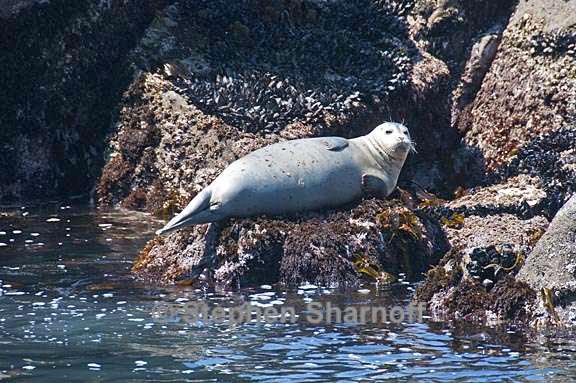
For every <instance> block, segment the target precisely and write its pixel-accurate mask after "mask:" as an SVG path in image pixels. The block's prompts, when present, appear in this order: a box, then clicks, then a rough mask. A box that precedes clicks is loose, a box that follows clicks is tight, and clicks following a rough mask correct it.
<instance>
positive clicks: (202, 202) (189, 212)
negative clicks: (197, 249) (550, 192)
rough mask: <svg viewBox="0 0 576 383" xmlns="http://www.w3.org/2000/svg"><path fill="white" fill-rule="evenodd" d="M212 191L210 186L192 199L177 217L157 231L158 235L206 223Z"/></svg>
mask: <svg viewBox="0 0 576 383" xmlns="http://www.w3.org/2000/svg"><path fill="white" fill-rule="evenodd" d="M211 197H212V192H211V191H210V188H206V189H204V190H202V191H201V192H200V193H198V194H197V195H196V197H194V198H193V199H192V201H190V203H189V204H188V206H186V208H184V210H182V211H181V212H180V213H179V214H178V215H177V216H176V217H174V218H172V219H171V220H170V222H168V223H167V224H166V226H164V227H163V228H162V229H160V230H158V231H157V232H156V235H161V234H165V233H168V232H171V231H173V230H176V229H179V228H181V227H183V226H190V225H195V224H199V223H206V222H207V221H206V218H207V217H206V214H205V213H206V212H207V210H208V209H209V208H210V198H211Z"/></svg>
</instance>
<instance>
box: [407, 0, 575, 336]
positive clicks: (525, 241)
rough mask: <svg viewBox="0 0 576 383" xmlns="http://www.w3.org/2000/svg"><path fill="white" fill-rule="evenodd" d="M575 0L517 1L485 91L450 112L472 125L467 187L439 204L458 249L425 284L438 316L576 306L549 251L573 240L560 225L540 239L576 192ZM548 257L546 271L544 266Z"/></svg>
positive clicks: (462, 152)
mask: <svg viewBox="0 0 576 383" xmlns="http://www.w3.org/2000/svg"><path fill="white" fill-rule="evenodd" d="M574 7H576V3H575V2H573V1H568V2H552V1H547V0H543V1H536V2H528V1H520V2H519V3H518V5H517V7H516V9H515V12H514V14H513V16H512V17H511V19H510V22H509V23H508V26H507V27H506V29H505V30H504V33H503V34H502V37H501V42H500V44H499V46H498V49H497V51H496V54H495V58H494V60H493V62H492V63H491V65H490V66H489V69H488V71H487V72H486V74H485V75H484V78H483V80H482V82H481V86H480V87H479V90H478V92H477V93H475V94H473V97H468V102H467V103H463V104H462V108H461V109H460V110H458V111H457V114H456V115H454V114H453V117H454V118H453V119H452V122H453V124H454V127H455V128H456V129H458V130H459V131H460V132H461V134H462V135H463V142H462V146H461V148H460V149H459V150H458V151H456V152H455V153H454V162H453V165H454V169H455V173H456V177H457V179H460V181H457V182H459V183H460V184H461V185H463V186H464V187H463V188H461V189H459V190H458V192H457V193H456V194H457V197H458V198H456V199H455V200H454V201H451V202H449V203H448V204H446V206H444V207H442V208H441V209H440V211H442V212H443V214H444V215H445V216H448V217H451V218H450V219H446V220H445V221H444V224H445V226H448V227H447V229H446V230H447V233H448V238H449V240H450V242H451V244H452V245H453V248H452V250H451V251H450V252H449V253H448V254H447V255H446V256H445V257H444V258H443V260H442V261H441V262H440V266H438V267H437V268H434V269H432V270H431V271H430V272H429V273H428V276H427V278H426V280H425V282H424V283H423V285H422V286H421V287H420V289H419V291H418V294H417V299H420V300H424V301H427V302H429V303H430V308H431V311H432V313H433V314H434V315H436V316H438V317H440V318H451V319H466V320H476V321H479V322H482V323H485V322H486V321H487V320H488V321H490V320H493V321H508V323H510V322H513V323H517V324H523V325H528V324H530V325H534V324H536V323H538V324H543V323H544V322H546V323H548V324H549V323H553V322H559V321H562V320H560V319H559V316H562V317H563V322H564V323H569V321H568V320H566V318H568V317H570V316H571V315H573V314H571V311H570V309H569V308H567V307H568V306H569V305H567V304H566V301H562V300H561V299H559V296H560V295H561V294H562V293H560V291H564V290H565V291H570V282H568V280H569V279H570V278H568V279H566V278H563V276H564V277H566V276H567V275H568V274H567V273H568V272H567V271H566V266H567V263H566V262H568V261H567V258H569V257H568V256H567V255H566V253H564V255H558V257H557V255H556V254H553V253H546V250H550V245H549V243H550V239H549V238H558V239H557V241H562V240H564V241H566V240H568V241H569V239H568V237H567V236H566V235H565V233H564V232H563V233H564V234H558V229H556V228H555V227H557V225H559V224H556V223H555V224H553V225H550V228H549V229H548V230H549V231H548V232H547V233H546V234H545V235H544V237H543V238H542V239H541V240H540V242H538V243H537V241H538V239H539V238H540V237H541V236H542V235H543V234H544V232H545V230H546V229H547V226H548V222H549V221H550V220H552V218H554V217H555V216H556V214H557V212H558V210H559V209H560V208H561V207H562V206H563V205H564V204H565V203H566V201H567V200H568V198H570V196H572V195H574V193H575V192H576V172H575V170H576V157H575V152H574V145H575V142H576V127H575V126H574V121H575V117H576V114H575V110H574V108H573V106H574V105H575V103H574V97H575V95H576V82H575V81H574V76H573V75H572V73H573V72H574V68H575V64H576V56H575V55H574V52H575V50H574V48H575V47H576V45H574V40H575V38H576V37H575V36H576V33H575V31H576V29H575V28H576V18H575V17H574V15H575V13H574ZM487 39H489V38H487ZM489 42H490V40H486V44H487V45H486V46H488V45H489ZM488 53H489V55H492V54H493V53H492V50H491V49H489V52H488ZM480 56H481V55H480ZM480 56H479V57H480ZM469 64H470V62H469ZM466 72H468V67H467V68H466V71H465V73H466ZM454 94H455V95H457V94H458V89H457V91H456V92H455V93H454ZM470 100H471V101H470ZM570 206H571V204H570V203H569V204H568V205H567V206H566V207H565V209H570ZM442 209H444V210H442ZM565 216H566V213H565V212H562V213H558V216H557V218H555V221H554V222H564V220H565V218H562V217H565ZM466 226H468V228H466ZM564 230H566V229H564ZM472 232H474V234H472ZM556 236H558V237H556ZM536 243H537V244H536ZM535 244H536V247H534V245H535ZM532 249H534V250H532ZM544 253H546V255H544ZM525 259H528V261H526V264H524V261H525ZM551 259H554V262H551V261H550V260H551ZM545 262H548V263H549V264H550V265H549V266H550V267H549V268H546V271H547V273H548V275H549V277H546V276H545V275H542V274H539V272H542V271H543V269H542V268H543V267H544V266H543V263H545ZM544 274H546V273H544ZM552 274H555V275H554V277H552V276H551V275H552ZM529 276H530V277H529ZM536 281H538V283H536ZM554 281H555V282H558V283H554ZM549 284H550V286H548V285H549ZM560 285H563V288H561V287H560ZM555 293H556V294H557V295H556V296H555V295H554V294H555ZM569 295H570V294H568V296H569ZM568 301H569V299H568ZM507 302H508V303H507ZM561 302H562V303H561ZM555 305H560V306H559V308H558V312H555V311H554V307H555ZM558 313H560V314H558ZM550 318H552V320H549V319H550Z"/></svg>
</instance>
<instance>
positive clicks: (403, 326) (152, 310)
mask: <svg viewBox="0 0 576 383" xmlns="http://www.w3.org/2000/svg"><path fill="white" fill-rule="evenodd" d="M159 226H160V223H159V222H155V221H154V220H153V219H151V218H150V217H148V216H146V215H143V214H137V213H134V212H122V211H94V210H90V209H87V208H76V207H69V206H49V207H43V208H9V209H8V208H6V209H4V210H2V216H0V380H4V379H10V378H15V380H19V379H22V380H25V381H38V382H61V381H63V379H64V380H74V381H86V380H95V381H98V380H105V381H110V380H116V381H122V382H124V381H142V380H148V381H226V382H235V381H238V382H240V381H261V382H268V381H269V382H282V381H285V382H295V381H305V382H320V381H342V382H348V381H370V380H389V381H414V380H419V381H459V382H462V381H466V382H487V381H494V382H496V381H498V382H499V381H545V380H546V381H549V380H557V381H567V380H569V377H570V376H571V375H574V374H576V369H574V367H572V366H573V364H574V350H575V348H576V342H573V341H571V340H566V339H556V340H554V341H551V340H548V341H547V343H546V344H544V342H541V343H540V344H535V342H533V343H530V344H525V343H522V341H521V337H520V336H519V335H518V334H515V333H513V332H511V331H509V332H506V331H500V332H496V331H493V330H490V329H483V330H482V329H468V330H466V331H459V332H458V333H454V332H453V331H451V330H450V329H449V328H448V326H446V325H445V324H442V323H429V322H426V320H425V321H424V322H423V323H421V322H414V323H410V322H409V321H404V322H402V323H395V322H393V321H388V322H385V321H380V322H378V323H368V324H365V325H358V324H353V323H339V324H335V323H332V324H327V323H325V322H323V323H320V324H313V323H310V322H309V321H306V320H303V318H304V315H305V313H306V309H307V307H308V306H307V305H308V304H309V303H310V302H320V303H322V304H327V303H330V304H333V305H334V306H335V307H361V306H387V307H390V306H392V305H406V304H408V302H409V299H410V296H411V293H412V291H413V286H411V285H409V284H405V283H402V282H400V283H399V284H398V285H396V286H393V287H392V288H390V289H389V290H382V291H374V290H370V289H361V290H359V291H347V292H345V291H336V290H329V289H324V288H319V287H316V286H311V285H307V286H302V287H301V288H300V289H298V290H295V291H290V292H286V291H283V290H281V289H280V288H276V287H272V286H262V287H260V288H257V289H244V290H242V291H240V292H237V293H229V294H224V293H219V294H217V293H214V292H210V291H201V290H193V289H191V288H186V287H173V288H162V289H158V288H153V287H149V286H145V285H142V284H140V283H137V282H135V281H133V280H132V279H131V278H130V275H129V268H130V265H131V261H132V259H133V257H134V256H135V255H136V254H137V253H138V251H139V249H140V248H141V247H142V246H143V244H144V243H145V241H146V240H147V239H149V238H150V237H151V236H152V235H153V234H152V233H153V231H154V229H156V228H158V227H159ZM191 302H192V303H197V302H203V303H205V304H206V305H207V307H209V308H211V309H212V308H215V307H220V308H222V307H228V309H230V308H233V307H237V306H238V305H240V304H246V303H249V304H250V305H251V307H261V308H262V309H265V308H270V307H278V308H280V307H293V308H295V310H297V312H298V315H299V320H297V321H296V322H295V323H291V322H287V323H266V322H264V321H257V320H253V321H248V322H247V323H241V324H238V325H236V326H232V325H231V324H230V323H229V322H224V323H218V322H216V321H209V322H208V321H202V320H201V319H199V320H186V317H185V316H183V315H181V314H185V310H183V308H189V307H190V304H191ZM166 313H168V314H166ZM195 318H196V317H195ZM196 319H197V318H196Z"/></svg>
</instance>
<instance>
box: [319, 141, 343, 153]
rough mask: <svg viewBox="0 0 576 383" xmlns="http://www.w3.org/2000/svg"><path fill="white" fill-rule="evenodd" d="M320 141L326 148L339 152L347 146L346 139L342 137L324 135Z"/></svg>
mask: <svg viewBox="0 0 576 383" xmlns="http://www.w3.org/2000/svg"><path fill="white" fill-rule="evenodd" d="M322 142H323V143H324V145H326V149H328V150H330V151H333V152H339V151H341V150H344V149H346V148H347V147H348V140H347V139H345V138H342V137H325V138H322Z"/></svg>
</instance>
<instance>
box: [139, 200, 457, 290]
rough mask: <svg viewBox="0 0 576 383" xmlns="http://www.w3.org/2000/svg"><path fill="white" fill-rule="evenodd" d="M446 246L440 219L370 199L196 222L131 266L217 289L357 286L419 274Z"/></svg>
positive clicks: (149, 275)
mask: <svg viewBox="0 0 576 383" xmlns="http://www.w3.org/2000/svg"><path fill="white" fill-rule="evenodd" d="M447 248H448V243H447V241H446V238H445V236H444V234H443V233H442V230H441V229H440V227H439V226H438V224H437V223H436V222H435V221H433V220H430V219H428V218H426V217H424V216H421V215H419V214H418V213H417V212H413V211H410V210H408V209H406V208H405V207H404V206H403V203H402V202H401V201H400V200H390V201H382V200H375V199H367V200H364V201H362V202H361V203H359V204H355V205H354V206H351V207H350V208H349V209H344V210H342V211H330V212H327V213H323V214H317V213H310V214H307V215H303V216H300V217H286V218H278V219H268V218H254V219H233V220H230V221H228V222H222V223H215V224H209V225H198V226H195V227H193V228H191V229H187V230H182V231H180V232H176V233H173V234H170V235H169V236H167V237H166V238H163V239H156V240H153V241H152V242H150V246H149V247H147V248H146V249H144V251H143V252H142V253H141V255H140V258H139V259H138V260H137V261H136V263H135V267H134V271H135V272H136V273H137V275H138V276H139V277H141V278H144V279H152V280H157V281H163V282H172V281H174V280H178V279H193V280H196V281H201V282H205V283H210V284H213V285H216V286H217V287H219V288H235V287H237V286H246V285H255V284H263V283H264V284H269V283H276V282H278V281H280V282H282V283H284V284H285V285H287V286H298V285H299V284H302V283H304V282H310V283H314V284H319V285H324V286H340V287H354V286H358V285H359V284H360V283H362V282H375V281H377V282H379V283H384V284H386V283H387V280H386V278H388V274H392V275H398V274H400V273H402V274H404V275H405V276H406V277H407V278H409V279H412V280H414V279H417V278H419V277H420V274H421V273H422V272H423V271H424V270H426V269H427V268H428V267H430V265H433V264H435V263H436V262H437V261H438V259H439V256H440V255H441V254H442V253H443V252H445V251H446V250H447ZM383 272H384V273H383ZM200 275H202V277H201V278H198V277H199V276H200Z"/></svg>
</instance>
